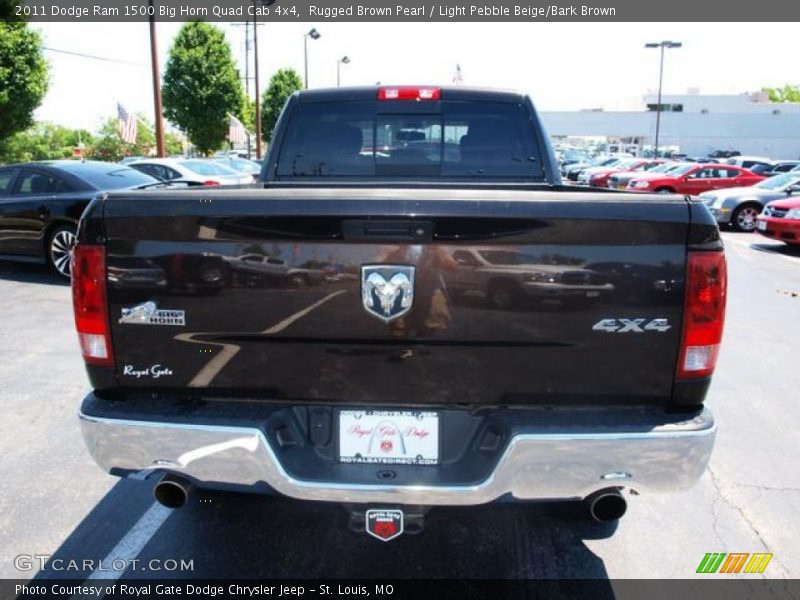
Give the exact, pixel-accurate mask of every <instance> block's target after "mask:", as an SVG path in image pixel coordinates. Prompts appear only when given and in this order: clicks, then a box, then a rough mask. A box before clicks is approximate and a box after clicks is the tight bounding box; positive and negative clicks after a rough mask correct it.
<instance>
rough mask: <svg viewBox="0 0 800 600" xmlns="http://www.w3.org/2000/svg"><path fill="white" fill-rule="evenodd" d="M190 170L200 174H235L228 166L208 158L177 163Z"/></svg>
mask: <svg viewBox="0 0 800 600" xmlns="http://www.w3.org/2000/svg"><path fill="white" fill-rule="evenodd" d="M179 164H180V165H181V166H184V167H186V168H187V169H189V170H190V171H194V172H195V173H199V174H200V175H235V174H236V173H235V172H233V171H231V170H230V169H229V168H228V167H224V166H222V165H220V164H218V163H215V162H213V161H210V160H184V161H181V162H180V163H179Z"/></svg>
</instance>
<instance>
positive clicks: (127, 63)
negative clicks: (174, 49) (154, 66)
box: [42, 46, 147, 67]
mask: <svg viewBox="0 0 800 600" xmlns="http://www.w3.org/2000/svg"><path fill="white" fill-rule="evenodd" d="M42 49H43V50H46V51H48V52H56V53H58V54H68V55H70V56H78V57H80V58H90V59H92V60H102V61H103V62H110V63H120V64H123V65H133V66H135V67H146V66H147V65H146V64H144V63H138V62H131V61H128V60H120V59H117V58H108V57H105V56H97V55H95V54H83V53H81V52H73V51H71V50H60V49H58V48H49V47H48V46H42Z"/></svg>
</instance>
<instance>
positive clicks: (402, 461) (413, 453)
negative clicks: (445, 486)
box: [338, 410, 440, 466]
mask: <svg viewBox="0 0 800 600" xmlns="http://www.w3.org/2000/svg"><path fill="white" fill-rule="evenodd" d="M439 440H440V435H439V414H438V413H437V412H433V411H403V410H341V411H339V416H338V442H339V444H338V447H339V461H340V462H342V463H347V464H373V465H431V466H432V465H437V464H439V450H440V448H439Z"/></svg>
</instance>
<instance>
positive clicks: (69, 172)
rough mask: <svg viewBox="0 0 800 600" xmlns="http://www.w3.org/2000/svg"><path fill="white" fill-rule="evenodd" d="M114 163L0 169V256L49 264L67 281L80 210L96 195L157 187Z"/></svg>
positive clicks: (66, 162)
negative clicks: (120, 190)
mask: <svg viewBox="0 0 800 600" xmlns="http://www.w3.org/2000/svg"><path fill="white" fill-rule="evenodd" d="M159 184H160V182H159V181H158V180H157V179H154V178H153V177H151V176H150V175H147V174H145V173H141V172H139V171H137V170H135V169H131V168H130V167H127V166H123V165H120V164H117V163H106V162H95V161H78V160H53V161H45V162H33V163H25V164H18V165H7V166H5V167H0V257H2V258H4V259H12V260H18V261H24V262H47V264H48V265H50V267H51V268H52V269H53V271H54V272H55V273H56V274H57V275H58V276H60V277H63V278H66V279H69V276H70V260H69V259H70V250H71V249H72V246H73V244H74V243H75V231H76V229H77V226H78V219H80V217H81V214H82V213H83V210H84V209H85V208H86V205H87V204H89V201H90V200H91V199H92V198H93V197H94V196H96V195H97V194H98V192H109V191H113V190H119V189H133V188H143V187H148V186H153V185H159Z"/></svg>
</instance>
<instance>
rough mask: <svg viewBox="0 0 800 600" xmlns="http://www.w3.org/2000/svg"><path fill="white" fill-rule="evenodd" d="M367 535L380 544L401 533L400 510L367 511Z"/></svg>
mask: <svg viewBox="0 0 800 600" xmlns="http://www.w3.org/2000/svg"><path fill="white" fill-rule="evenodd" d="M366 517H367V533H368V534H370V535H371V536H372V537H376V538H378V539H379V540H380V541H382V542H388V541H389V540H393V539H394V538H396V537H398V536H400V535H402V533H403V511H402V510H374V509H373V510H368V511H367V513H366Z"/></svg>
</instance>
